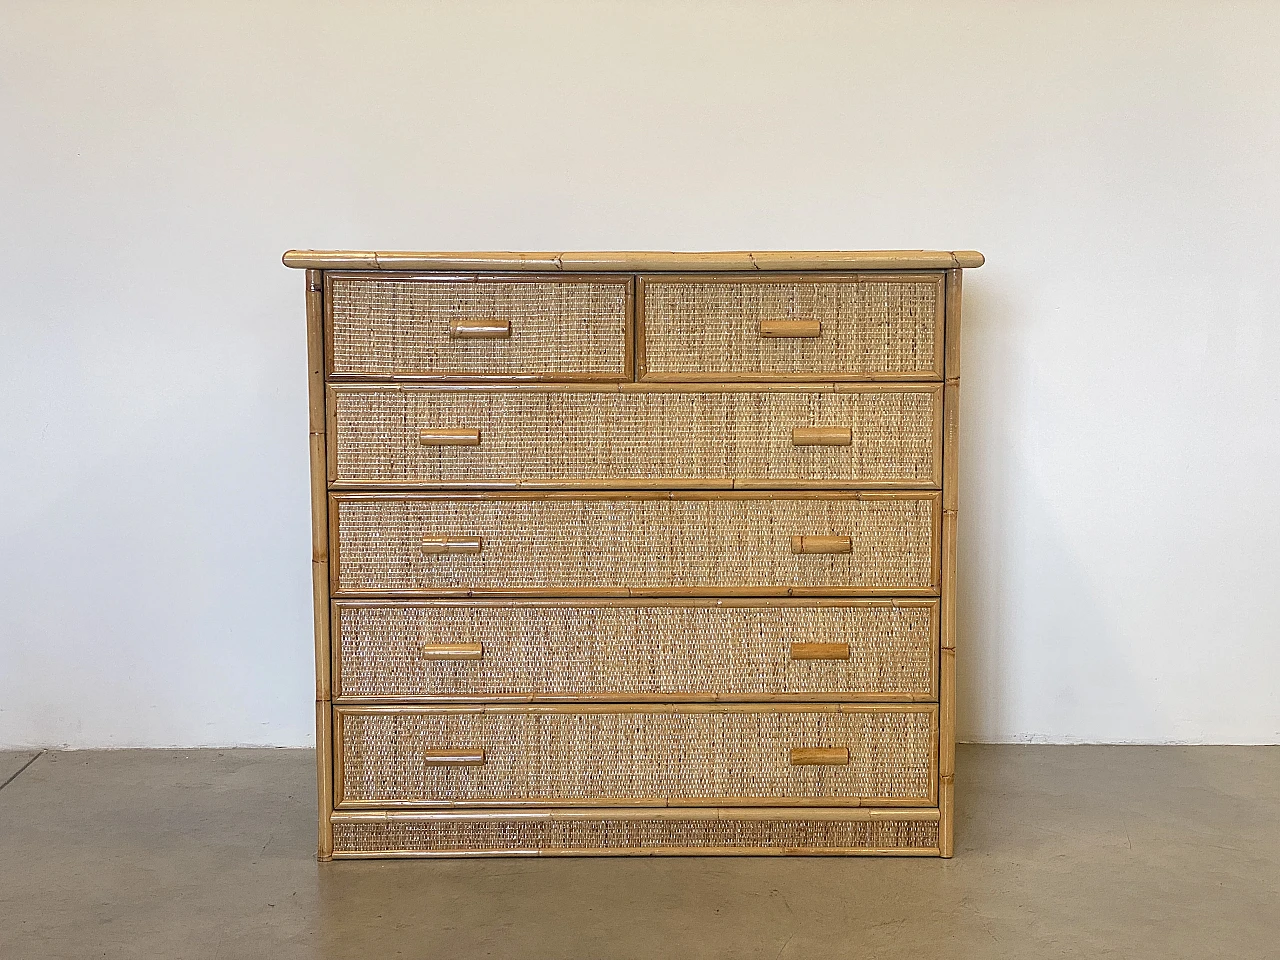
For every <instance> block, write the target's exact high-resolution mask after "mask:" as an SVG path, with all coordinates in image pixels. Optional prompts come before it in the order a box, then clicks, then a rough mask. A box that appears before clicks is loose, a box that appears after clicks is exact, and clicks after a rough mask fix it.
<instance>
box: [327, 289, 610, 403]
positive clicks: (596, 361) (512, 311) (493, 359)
mask: <svg viewBox="0 0 1280 960" xmlns="http://www.w3.org/2000/svg"><path fill="white" fill-rule="evenodd" d="M629 291H630V280H629V278H625V277H624V278H618V277H598V278H590V279H586V280H583V279H577V280H575V279H573V278H560V277H538V276H536V275H534V276H528V277H521V278H507V279H501V278H478V277H454V278H438V279H429V278H408V277H406V278H397V279H387V278H373V277H358V276H356V277H346V276H338V277H331V278H330V280H329V309H330V314H329V318H330V328H331V334H330V341H329V343H330V350H331V356H330V364H331V366H330V370H331V372H332V373H333V374H334V375H338V376H393V375H408V376H412V375H427V376H430V375H435V376H442V375H449V374H454V375H458V376H467V375H479V376H498V377H501V376H526V377H532V378H546V377H551V378H558V379H613V380H621V379H624V378H627V377H628V376H629V371H628V369H627V367H628V364H627V334H628V331H627V327H628V325H629V322H630V317H629V305H628V301H629ZM453 320H506V321H509V322H510V324H511V336H510V337H509V338H507V339H500V340H455V339H451V338H450V335H449V324H450V321H453Z"/></svg>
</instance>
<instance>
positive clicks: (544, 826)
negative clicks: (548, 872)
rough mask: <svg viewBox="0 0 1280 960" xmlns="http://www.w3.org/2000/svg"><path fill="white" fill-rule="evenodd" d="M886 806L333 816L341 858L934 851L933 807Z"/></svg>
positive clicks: (337, 848)
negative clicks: (859, 812) (871, 813)
mask: <svg viewBox="0 0 1280 960" xmlns="http://www.w3.org/2000/svg"><path fill="white" fill-rule="evenodd" d="M672 812H673V811H663V813H672ZM884 813H886V816H884V817H883V818H882V817H874V818H872V817H859V818H857V819H852V818H847V817H841V816H835V817H831V816H822V817H819V816H815V815H813V814H812V813H811V812H809V811H805V812H804V813H797V812H795V811H777V810H774V811H769V812H768V813H767V814H766V815H764V816H760V815H756V816H751V817H745V816H743V815H742V814H741V813H740V812H738V813H737V814H736V815H735V812H734V811H724V810H720V811H714V812H711V811H690V812H688V813H684V812H680V813H677V814H676V815H675V816H665V817H662V818H650V817H647V816H645V815H643V814H642V815H636V814H634V813H633V812H629V811H621V810H613V811H593V812H591V813H590V814H587V815H578V816H575V815H573V814H572V813H569V812H566V811H552V812H543V813H535V814H515V815H480V816H476V815H473V814H460V815H445V816H439V815H435V814H432V815H427V816H421V815H418V816H413V815H409V816H406V815H395V814H392V815H390V816H386V815H374V816H373V817H369V818H365V817H364V815H362V814H351V815H344V814H338V815H336V816H335V817H334V822H333V843H334V855H335V856H338V857H387V856H401V857H424V856H435V857H449V856H485V855H489V856H503V855H511V854H526V855H540V856H557V855H559V856H591V855H596V856H600V855H605V856H619V855H631V856H664V855H665V856H672V855H682V854H700V855H706V854H722V855H732V854H737V855H786V854H829V855H835V854H845V855H849V854H893V853H899V854H912V853H914V854H936V853H937V846H938V820H937V813H936V811H921V813H923V814H927V815H931V818H929V817H925V818H920V819H917V818H915V817H913V816H910V815H908V814H903V813H901V812H889V811H885V812H884Z"/></svg>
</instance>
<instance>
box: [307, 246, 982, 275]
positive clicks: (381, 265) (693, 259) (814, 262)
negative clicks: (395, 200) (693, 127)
mask: <svg viewBox="0 0 1280 960" xmlns="http://www.w3.org/2000/svg"><path fill="white" fill-rule="evenodd" d="M984 262H985V258H984V257H983V256H982V254H980V253H978V251H976V250H832V251H820V250H819V251H808V252H804V251H802V252H793V251H777V250H770V251H760V252H749V251H741V250H740V251H724V252H718V253H676V252H667V251H620V252H605V253H600V252H577V253H508V252H487V253H486V252H477V253H431V252H417V251H387V250H289V251H287V252H286V253H285V255H284V265H285V266H286V267H297V268H307V269H314V270H514V271H520V270H530V271H549V272H557V271H563V272H572V271H603V272H609V271H619V272H627V273H630V272H639V271H651V270H652V271H683V270H761V271H764V270H951V269H955V268H957V267H963V268H973V267H980V266H982V264H983V263H984Z"/></svg>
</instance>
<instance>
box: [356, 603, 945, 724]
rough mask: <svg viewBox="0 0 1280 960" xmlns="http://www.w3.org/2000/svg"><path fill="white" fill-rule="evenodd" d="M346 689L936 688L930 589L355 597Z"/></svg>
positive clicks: (918, 695) (625, 694)
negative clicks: (553, 597) (586, 597)
mask: <svg viewBox="0 0 1280 960" xmlns="http://www.w3.org/2000/svg"><path fill="white" fill-rule="evenodd" d="M333 623H334V645H335V648H336V649H337V651H338V662H337V664H336V670H335V676H334V686H335V689H334V694H335V696H336V697H338V698H339V699H343V700H360V699H366V700H375V699H383V700H396V699H399V700H409V699H436V700H460V699H481V698H486V699H491V700H501V699H514V700H534V699H538V700H592V699H596V700H615V701H628V700H639V699H658V698H666V699H671V698H681V699H696V700H710V699H724V700H751V699H762V698H764V699H795V700H865V699H881V700H890V699H897V700H930V699H934V695H935V687H934V683H935V673H936V670H935V661H936V659H937V626H938V625H937V601H936V600H821V601H820V600H808V601H800V600H776V601H773V602H771V603H770V602H768V601H760V600H718V601H705V600H704V601H695V600H681V601H667V602H665V603H654V602H652V601H651V602H648V603H645V602H638V601H597V602H596V603H595V604H592V605H589V606H583V605H570V603H568V602H565V601H512V600H506V601H490V602H478V601H471V602H453V601H419V602H416V603H415V602H406V601H359V600H342V601H338V602H337V603H336V604H335V607H334V617H333Z"/></svg>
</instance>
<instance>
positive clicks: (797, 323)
mask: <svg viewBox="0 0 1280 960" xmlns="http://www.w3.org/2000/svg"><path fill="white" fill-rule="evenodd" d="M760 336H762V337H820V336H822V321H821V320H761V321H760Z"/></svg>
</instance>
